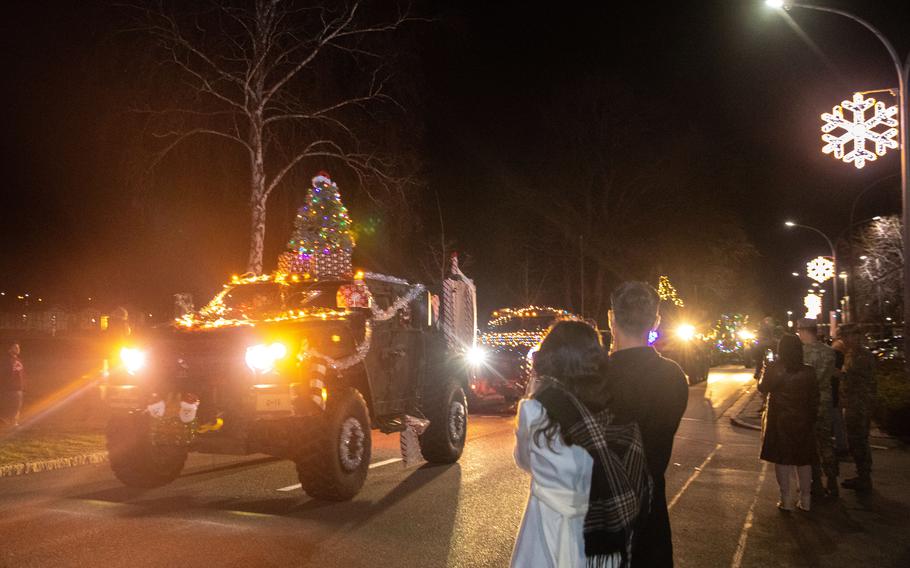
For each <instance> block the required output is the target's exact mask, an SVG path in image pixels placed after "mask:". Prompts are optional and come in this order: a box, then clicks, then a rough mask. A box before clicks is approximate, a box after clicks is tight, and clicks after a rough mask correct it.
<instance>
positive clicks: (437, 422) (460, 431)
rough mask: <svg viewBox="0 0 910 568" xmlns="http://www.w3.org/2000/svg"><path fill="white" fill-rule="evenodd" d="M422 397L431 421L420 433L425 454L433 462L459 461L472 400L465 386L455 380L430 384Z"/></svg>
mask: <svg viewBox="0 0 910 568" xmlns="http://www.w3.org/2000/svg"><path fill="white" fill-rule="evenodd" d="M434 387H435V388H434ZM422 401H423V404H422V408H421V410H422V411H423V413H424V416H426V417H427V419H429V421H430V425H429V426H428V427H427V429H426V431H425V432H424V433H423V435H422V436H420V451H421V453H423V457H424V458H425V459H426V460H427V461H428V462H430V463H455V462H457V461H458V458H460V457H461V453H462V452H463V451H464V444H465V438H466V437H467V433H468V402H467V399H466V398H465V394H464V389H463V388H462V387H461V385H460V384H458V383H457V382H455V381H453V380H447V381H445V382H443V383H442V384H439V383H437V384H433V385H429V387H428V388H427V389H425V391H424V394H423V398H422Z"/></svg>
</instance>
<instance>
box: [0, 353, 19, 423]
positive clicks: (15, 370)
mask: <svg viewBox="0 0 910 568" xmlns="http://www.w3.org/2000/svg"><path fill="white" fill-rule="evenodd" d="M20 352H21V349H20V347H19V342H18V341H13V342H12V343H11V344H10V346H9V349H8V350H7V355H8V357H7V361H6V365H5V366H4V368H3V372H2V374H0V425H3V426H18V425H19V413H20V412H21V410H22V393H23V391H24V389H25V367H24V365H23V364H22V359H20V357H19V355H20Z"/></svg>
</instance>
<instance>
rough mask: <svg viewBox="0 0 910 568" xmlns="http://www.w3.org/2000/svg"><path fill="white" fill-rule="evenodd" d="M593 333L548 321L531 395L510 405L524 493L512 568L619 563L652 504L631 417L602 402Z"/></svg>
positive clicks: (600, 357)
mask: <svg viewBox="0 0 910 568" xmlns="http://www.w3.org/2000/svg"><path fill="white" fill-rule="evenodd" d="M605 360H606V357H605V354H604V352H603V348H602V345H601V343H600V336H599V335H598V333H597V331H596V330H594V329H593V328H592V327H591V326H590V325H588V324H586V323H584V322H580V321H560V322H557V323H556V324H554V325H553V326H552V327H551V328H550V330H549V331H548V333H547V335H546V337H545V338H544V340H543V342H542V343H541V346H540V350H539V351H537V353H535V354H534V363H533V372H534V380H533V382H532V385H531V393H530V395H529V397H528V398H525V399H523V400H522V401H521V402H520V403H519V407H518V417H517V418H518V428H517V431H516V443H515V461H516V463H517V464H518V466H519V467H520V468H522V469H523V470H525V471H527V472H528V473H530V474H531V492H530V496H529V497H528V503H527V506H526V508H525V512H524V517H523V518H522V522H521V528H520V529H519V532H518V538H517V540H516V543H515V548H514V550H513V553H512V562H511V565H512V566H517V567H533V568H551V567H552V568H556V567H559V568H564V567H565V568H572V567H581V566H598V567H605V568H620V567H624V566H629V565H630V562H631V561H632V560H633V556H632V542H633V537H634V534H635V531H636V530H638V527H639V526H641V524H642V522H643V521H644V519H645V517H646V516H647V512H648V510H649V508H650V502H651V491H652V482H651V479H650V476H649V475H648V470H647V466H646V464H645V457H644V450H643V449H642V445H641V435H640V433H639V430H638V425H637V424H635V423H626V424H621V423H617V422H616V421H615V420H614V416H613V413H612V411H610V410H609V408H608V407H607V402H608V401H607V395H606V385H605V384H604V381H603V374H602V370H603V365H604V362H605Z"/></svg>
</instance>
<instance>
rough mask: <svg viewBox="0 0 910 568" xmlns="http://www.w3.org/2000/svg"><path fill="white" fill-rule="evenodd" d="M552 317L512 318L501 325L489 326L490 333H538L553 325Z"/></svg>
mask: <svg viewBox="0 0 910 568" xmlns="http://www.w3.org/2000/svg"><path fill="white" fill-rule="evenodd" d="M553 319H554V318H553V316H549V315H547V316H535V317H527V318H518V317H516V318H512V319H510V320H508V321H506V322H503V323H502V325H497V326H495V327H493V326H491V327H490V331H491V332H497V333H508V332H513V331H540V330H544V329H547V328H548V327H549V326H550V324H551V323H553Z"/></svg>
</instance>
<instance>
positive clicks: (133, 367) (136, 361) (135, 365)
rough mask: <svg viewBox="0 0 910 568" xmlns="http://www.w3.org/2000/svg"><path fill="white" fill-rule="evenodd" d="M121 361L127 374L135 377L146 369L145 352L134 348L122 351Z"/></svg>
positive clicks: (126, 348)
mask: <svg viewBox="0 0 910 568" xmlns="http://www.w3.org/2000/svg"><path fill="white" fill-rule="evenodd" d="M120 361H121V362H122V363H123V367H124V368H125V369H126V372H127V373H129V374H131V375H135V374H136V373H138V372H139V371H140V370H142V368H143V367H145V351H143V350H141V349H135V348H133V347H124V348H123V349H121V350H120Z"/></svg>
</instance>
